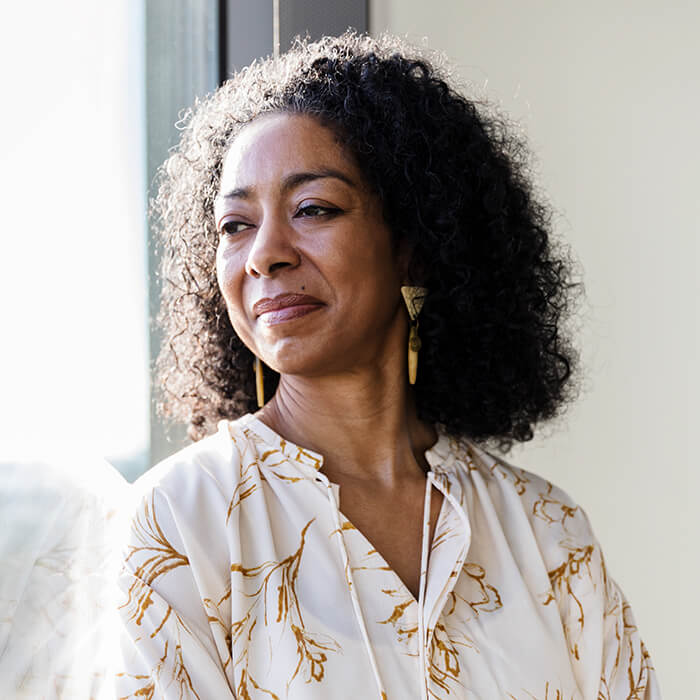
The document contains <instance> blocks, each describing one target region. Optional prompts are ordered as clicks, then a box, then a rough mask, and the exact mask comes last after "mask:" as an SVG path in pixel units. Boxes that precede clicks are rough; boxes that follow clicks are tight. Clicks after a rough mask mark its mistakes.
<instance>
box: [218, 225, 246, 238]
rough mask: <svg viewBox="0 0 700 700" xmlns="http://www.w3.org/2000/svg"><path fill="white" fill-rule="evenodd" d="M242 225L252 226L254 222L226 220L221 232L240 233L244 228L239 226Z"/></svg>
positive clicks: (222, 233)
mask: <svg viewBox="0 0 700 700" xmlns="http://www.w3.org/2000/svg"><path fill="white" fill-rule="evenodd" d="M241 226H243V227H245V226H252V224H247V223H246V222H245V221H224V223H223V224H221V230H220V231H219V233H220V234H221V235H224V234H227V235H230V236H232V235H234V234H236V233H240V232H241V231H242V230H243V229H242V228H239V227H241Z"/></svg>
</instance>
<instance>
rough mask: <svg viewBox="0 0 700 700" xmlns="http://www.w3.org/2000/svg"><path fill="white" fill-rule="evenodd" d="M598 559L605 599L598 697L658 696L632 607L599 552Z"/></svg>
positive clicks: (657, 699) (642, 699)
mask: <svg viewBox="0 0 700 700" xmlns="http://www.w3.org/2000/svg"><path fill="white" fill-rule="evenodd" d="M600 560H601V571H602V581H601V584H602V586H603V587H604V589H605V603H604V611H603V619H602V627H603V657H602V672H601V676H600V690H599V692H598V698H599V699H600V700H608V699H609V700H617V699H618V698H620V700H623V699H624V700H628V699H629V698H633V699H636V698H639V700H660V698H661V693H660V691H659V686H658V683H657V679H656V672H655V671H654V667H653V666H652V663H651V657H650V656H649V652H648V651H647V649H646V647H645V646H644V642H643V641H642V639H641V637H640V634H639V631H638V629H637V626H636V624H635V620H634V616H633V614H632V608H631V607H630V604H629V603H628V602H627V600H626V599H625V596H624V594H623V592H622V591H621V590H620V588H619V586H618V585H617V584H616V583H615V581H614V580H613V579H612V578H610V576H608V575H607V573H606V570H605V562H604V559H603V555H602V552H601V553H600Z"/></svg>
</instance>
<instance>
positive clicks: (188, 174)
mask: <svg viewBox="0 0 700 700" xmlns="http://www.w3.org/2000/svg"><path fill="white" fill-rule="evenodd" d="M442 63H444V61H443V60H442V58H441V57H440V56H439V55H436V54H431V57H430V58H428V55H427V52H426V51H425V50H419V49H417V48H416V47H413V46H411V45H409V44H407V43H405V42H404V41H403V40H401V39H399V38H397V37H394V36H390V35H387V34H384V35H382V36H381V37H379V38H371V37H369V36H366V35H358V34H356V33H354V32H352V31H348V32H346V33H345V34H343V35H342V36H340V37H325V38H324V39H322V40H320V41H318V42H314V43H310V42H309V41H308V40H301V39H298V40H297V41H296V42H295V44H294V46H293V47H292V49H291V50H290V51H289V52H287V53H286V54H284V55H283V56H281V57H279V58H268V59H265V60H262V61H258V62H254V63H253V64H252V65H250V66H248V67H246V68H244V69H243V70H241V71H240V72H239V73H237V74H236V75H235V76H234V77H233V78H232V79H231V80H229V81H227V82H226V83H224V84H223V85H222V86H221V87H220V88H219V89H218V90H216V91H215V92H214V93H213V94H211V95H210V96H209V97H207V98H206V99H205V100H203V101H201V102H198V103H197V104H195V106H194V108H193V109H192V110H191V111H190V112H189V114H188V115H187V116H186V117H185V119H184V120H183V123H184V127H183V134H182V138H181V141H180V143H179V145H178V146H177V147H176V148H175V149H174V150H173V152H172V153H171V155H170V157H169V158H168V160H167V161H166V162H165V163H164V165H163V166H162V167H161V169H160V174H159V188H158V194H157V197H156V198H155V200H154V201H153V213H154V214H155V215H156V216H157V217H158V219H159V222H160V234H161V235H160V240H161V244H162V266H161V273H162V281H163V288H162V299H161V301H162V305H161V313H160V316H159V320H160V323H161V324H162V326H163V328H164V331H165V336H166V342H164V344H163V346H162V349H161V353H160V357H159V358H158V363H157V369H158V374H159V379H160V389H161V392H162V395H161V403H160V408H161V412H162V413H163V414H164V415H166V416H169V417H170V418H172V419H174V420H177V421H182V422H185V423H188V424H189V435H190V437H191V438H192V439H194V440H197V439H199V438H201V437H203V436H204V435H206V434H207V433H209V432H212V431H213V430H214V429H215V426H216V423H217V421H218V420H220V419H221V418H229V419H231V418H235V417H238V416H240V415H242V414H244V413H247V412H252V411H255V410H256V409H257V403H256V399H255V386H254V373H253V354H252V353H251V352H250V351H249V350H248V349H247V348H246V347H245V346H244V345H243V343H242V342H241V340H240V339H239V338H238V337H237V335H236V334H235V332H234V330H233V328H232V326H231V323H230V321H229V318H228V315H227V311H226V308H225V305H224V301H223V299H222V296H221V293H220V291H219V287H218V284H217V279H216V265H215V255H216V247H217V242H218V236H217V232H216V228H215V221H214V216H213V211H214V198H215V196H216V195H217V192H218V189H219V179H220V175H221V167H222V160H223V158H224V156H225V154H226V152H227V149H228V148H229V147H230V145H231V142H232V140H233V139H234V138H235V137H236V135H237V134H238V132H239V131H240V129H241V128H242V127H243V126H244V125H245V124H247V123H248V122H250V121H251V120H252V119H254V118H255V117H257V116H258V115H260V114H263V113H266V112H290V113H296V114H298V113H301V114H307V115H311V116H313V117H314V118H316V119H317V120H319V122H320V123H321V124H323V125H324V126H327V127H329V128H331V129H332V130H333V131H334V132H335V133H336V135H337V136H338V138H340V139H341V142H342V143H343V144H344V145H345V146H346V147H347V149H348V150H349V152H350V153H352V154H353V155H354V156H355V158H356V159H357V163H358V164H359V166H360V169H361V171H362V172H363V173H364V175H365V177H366V180H367V183H368V184H369V185H370V187H371V188H373V190H374V191H375V192H376V193H377V194H378V196H379V197H380V200H381V202H382V203H383V214H384V218H385V221H386V222H387V224H388V226H389V228H390V230H391V231H392V232H393V234H394V237H395V240H396V242H398V241H399V240H406V241H407V242H408V243H409V244H410V246H411V247H412V248H413V257H412V262H411V267H410V270H411V271H412V275H413V279H414V280H415V282H414V283H419V284H422V285H424V286H426V287H428V288H429V290H430V293H429V296H428V298H427V300H426V302H425V306H424V309H423V312H422V313H421V338H422V341H423V347H422V350H421V353H420V372H419V374H418V381H417V383H416V385H415V387H414V389H415V399H416V406H417V410H418V415H419V417H420V418H421V419H422V420H425V421H429V422H440V423H443V424H444V425H445V427H446V428H447V430H448V431H450V432H451V433H452V434H456V435H464V436H467V437H469V438H470V439H473V440H477V441H481V442H489V443H495V444H497V445H498V446H499V447H500V448H501V449H503V450H505V451H507V450H508V449H509V448H510V446H511V445H512V444H513V441H514V440H517V441H525V440H529V439H531V438H532V436H533V426H534V425H535V423H537V422H539V421H542V420H544V419H549V418H552V417H554V416H555V415H557V414H558V413H559V409H560V408H561V407H562V406H564V405H566V403H568V400H569V399H571V398H573V394H574V391H573V386H574V384H575V383H574V382H572V370H573V369H574V366H575V360H576V353H575V351H574V350H573V348H572V346H571V344H570V342H569V339H568V336H567V333H566V332H565V327H566V323H565V322H566V320H567V318H569V316H570V314H569V312H570V310H571V307H572V301H573V300H574V298H575V296H576V294H575V290H576V289H577V288H578V287H579V286H580V285H579V284H576V283H573V282H572V281H571V280H572V275H571V269H572V265H571V263H570V259H569V256H568V255H566V254H565V253H564V252H563V251H562V250H560V247H561V246H555V245H554V243H553V241H552V236H551V232H550V229H551V218H552V216H551V212H550V210H549V208H548V206H547V205H546V204H545V202H544V200H543V198H541V197H539V198H536V197H535V194H534V186H533V183H532V177H531V169H530V165H529V160H530V155H529V151H528V149H527V147H526V145H525V142H524V140H523V139H522V137H520V136H519V135H518V132H517V130H516V129H514V128H512V127H511V126H510V125H509V122H508V120H507V119H506V118H505V117H503V116H499V114H498V112H497V111H496V110H494V109H493V108H490V109H487V108H486V103H485V102H483V101H477V100H469V99H467V98H465V97H464V96H463V95H462V94H460V93H459V92H458V91H457V90H456V89H455V88H454V87H452V86H451V85H450V83H449V80H450V78H449V70H448V69H446V68H444V67H442V65H441V64H442ZM278 381H279V375H278V374H277V373H276V372H274V371H273V370H269V371H266V379H265V382H266V391H267V395H268V396H270V395H271V391H272V390H273V389H274V388H276V386H277V382H278Z"/></svg>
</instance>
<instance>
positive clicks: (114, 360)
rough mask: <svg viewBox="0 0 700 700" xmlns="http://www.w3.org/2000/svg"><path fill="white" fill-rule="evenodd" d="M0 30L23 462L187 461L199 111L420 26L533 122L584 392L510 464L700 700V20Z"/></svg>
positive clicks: (220, 21)
mask: <svg viewBox="0 0 700 700" xmlns="http://www.w3.org/2000/svg"><path fill="white" fill-rule="evenodd" d="M0 17H2V21H1V22H0V38H1V40H0V52H1V55H2V64H1V65H2V75H3V81H2V86H3V97H2V100H3V109H2V117H1V119H2V122H1V123H2V134H3V136H4V142H3V147H2V150H1V151H0V153H1V155H0V159H1V168H0V187H1V189H0V191H1V192H2V194H3V197H2V199H3V205H2V227H3V235H2V243H3V253H2V255H0V299H1V300H2V301H1V302H0V303H1V304H2V319H3V326H4V332H3V337H2V358H1V362H0V387H1V390H2V397H3V400H2V402H0V425H2V433H1V440H0V461H3V462H9V461H12V460H13V459H18V458H26V457H28V456H32V457H45V458H48V459H51V458H53V457H54V456H55V455H57V454H59V453H60V454H68V455H70V454H78V453H81V454H83V453H91V454H95V455H99V456H104V457H106V458H107V459H108V460H109V461H110V462H111V463H112V464H114V465H115V466H116V467H117V468H118V469H119V470H120V471H121V472H122V474H124V476H125V477H126V478H127V479H129V480H133V479H134V478H136V477H137V476H138V475H139V474H141V473H143V472H144V471H145V470H146V469H147V468H148V467H149V466H151V465H152V464H154V463H155V462H157V461H159V460H160V459H162V458H163V457H164V456H166V455H167V454H169V453H171V452H174V451H175V450H176V449H178V447H179V446H180V445H181V444H182V436H181V434H178V433H177V431H175V432H174V433H173V434H172V436H171V437H170V438H168V437H167V435H166V432H165V430H164V427H163V426H162V425H161V423H160V422H159V420H158V419H157V417H156V416H155V413H154V409H153V404H152V384H151V367H152V362H153V359H154V357H155V356H156V355H157V352H158V345H159V342H160V338H159V334H158V331H157V329H155V328H154V327H153V326H152V324H151V322H150V319H151V318H152V316H153V314H154V313H155V310H156V309H157V299H158V281H157V278H156V276H155V269H156V266H157V260H156V257H155V253H154V251H153V246H152V244H151V242H150V233H149V225H148V220H147V214H146V208H147V199H148V196H149V186H150V183H151V182H152V179H153V176H154V174H155V170H156V168H157V166H158V165H159V164H160V163H161V162H162V161H163V160H164V158H165V157H166V155H167V151H168V148H170V147H171V146H172V145H174V144H175V143H176V142H177V139H178V134H179V132H178V128H177V123H178V121H179V119H180V118H181V117H182V116H183V114H184V112H183V110H185V109H186V108H187V107H188V106H190V105H191V104H192V103H193V101H194V100H195V98H196V97H198V96H203V95H205V94H207V93H208V92H210V91H211V90H213V89H215V88H216V86H217V85H218V84H220V82H221V81H222V80H224V79H225V78H226V77H227V76H230V75H231V73H232V72H233V71H235V70H236V69H238V68H240V67H242V66H243V65H245V64H247V63H249V62H250V61H251V60H253V59H254V58H256V57H259V56H265V55H268V54H270V53H273V52H274V51H276V50H278V51H284V50H285V49H286V48H287V47H288V46H289V43H290V41H291V39H292V37H293V36H294V35H295V34H298V33H301V34H303V33H305V32H308V33H309V35H310V36H311V37H312V38H317V37H319V36H321V35H322V34H337V33H340V32H342V31H343V30H344V29H345V28H346V27H348V26H353V27H355V28H356V29H358V30H360V31H369V32H370V33H372V34H375V33H379V32H381V31H383V30H388V31H391V32H395V33H399V34H405V35H408V37H409V38H410V39H411V40H412V41H413V42H414V43H416V44H419V45H425V46H427V47H429V48H431V49H435V50H439V51H444V52H445V54H446V55H447V57H448V58H449V59H450V61H451V63H452V65H453V66H454V67H455V70H456V79H457V80H458V82H459V84H460V85H461V86H462V88H463V90H464V91H465V92H467V94H472V95H474V96H478V97H486V98H487V99H489V100H490V101H492V102H493V103H494V104H495V105H497V106H498V107H499V108H500V109H502V110H503V111H505V112H506V113H508V114H509V115H511V117H513V118H514V119H515V120H517V121H518V122H519V124H520V128H521V129H522V130H523V133H524V134H525V135H526V137H527V138H528V140H529V142H530V144H531V147H532V150H533V152H534V155H535V158H536V175H537V184H538V186H539V187H540V188H541V189H542V190H543V191H544V192H546V193H547V196H548V197H549V199H550V201H551V203H552V206H553V207H554V209H555V211H556V213H557V214H556V218H555V223H556V231H557V233H558V235H560V236H561V237H562V238H563V239H564V240H566V241H567V242H568V243H569V244H570V246H571V247H572V248H573V251H574V254H575V255H576V258H577V260H578V263H579V265H580V267H581V270H582V272H583V277H584V282H585V285H586V300H585V302H584V303H583V305H582V308H581V313H580V315H579V319H578V324H579V331H578V338H579V345H580V347H581V349H582V356H583V357H582V359H583V363H584V369H585V373H586V380H585V385H584V391H583V393H582V396H581V398H580V400H579V401H578V403H577V404H576V405H575V406H573V407H572V408H571V409H570V410H569V412H568V414H567V415H566V417H565V419H564V420H562V421H560V422H559V423H557V424H556V425H554V426H550V427H546V428H545V429H544V430H543V432H542V434H541V435H539V436H538V437H537V438H536V439H535V440H534V441H532V442H531V443H528V444H526V445H523V446H520V447H518V448H516V449H514V450H513V452H512V453H510V454H509V455H508V458H507V459H508V461H510V462H511V463H514V464H517V465H518V466H521V467H524V468H527V469H530V470H532V471H535V472H537V473H539V474H542V475H543V476H545V477H547V478H549V479H551V480H552V481H554V482H555V483H556V484H558V485H559V486H561V487H562V488H564V489H565V490H566V491H568V492H569V494H570V495H571V496H572V497H573V498H574V499H575V500H576V501H578V502H579V503H580V504H581V505H582V506H583V507H584V509H585V510H586V512H587V513H588V515H589V517H590V519H591V521H592V523H593V526H594V528H595V530H596V533H597V536H598V539H599V540H600V541H601V544H602V546H603V550H604V552H605V553H606V557H607V563H608V567H609V570H610V572H611V573H612V576H613V577H614V578H615V579H616V580H617V582H618V583H619V584H620V585H621V587H622V588H623V590H624V591H625V593H626V595H627V597H628V599H629V600H630V602H631V604H632V607H633V610H634V612H635V615H636V618H637V622H638V624H639V627H640V629H641V631H642V635H643V638H644V639H645V641H646V643H647V646H648V648H649V649H650V651H651V654H652V658H653V659H654V662H655V665H656V668H657V670H658V673H659V677H660V682H661V688H662V691H663V693H664V697H666V698H681V697H683V698H685V697H691V696H694V694H695V693H696V692H697V683H696V681H695V680H694V677H695V674H694V673H692V671H693V670H694V669H693V663H694V660H695V658H696V656H697V654H698V653H699V652H700V649H699V648H698V641H697V630H698V629H700V608H699V605H698V580H699V579H700V561H699V558H698V545H697V539H698V535H700V517H699V516H698V508H697V507H696V505H695V501H696V499H697V494H698V491H699V487H700V483H699V482H700V477H699V476H698V469H697V466H696V464H697V457H696V450H695V449H694V438H692V436H693V435H694V434H695V431H696V430H698V427H697V426H699V425H700V408H699V407H698V398H697V397H698V395H699V391H698V390H699V389H700V381H699V377H698V361H699V359H700V358H699V354H698V329H699V328H700V322H699V321H700V318H699V316H700V313H699V310H698V299H699V297H700V294H699V292H700V280H699V274H698V272H699V270H700V264H699V263H700V259H699V256H700V253H699V251H698V235H699V234H700V204H699V202H700V197H699V196H698V188H699V186H700V177H699V176H698V160H699V158H700V148H699V146H700V136H699V130H698V127H697V124H698V121H699V115H700V78H699V75H700V48H699V47H698V42H697V38H696V36H697V32H698V28H699V27H700V5H698V4H697V3H692V2H683V1H681V0H671V1H670V2H663V3H662V2H661V1H660V0H656V1H654V2H652V1H649V0H634V1H632V0H607V1H606V2H603V0H590V1H589V2H587V3H575V2H573V1H565V2H554V1H553V0H517V1H516V0H493V1H492V2H489V3H483V2H478V3H477V2H470V1H468V0H460V1H457V0H439V1H437V2H431V3H425V2H419V0H402V1H401V2H399V0H367V1H366V2H365V1H362V2H352V1H336V2H320V1H312V0H218V1H214V0H121V1H120V2H108V3H95V2H92V1H89V0H63V1H62V2H61V3H53V2H48V1H44V2H38V3H12V4H10V3H6V4H5V5H4V6H3V9H2V10H0ZM151 194H152V193H151ZM691 441H692V442H693V444H692V445H691Z"/></svg>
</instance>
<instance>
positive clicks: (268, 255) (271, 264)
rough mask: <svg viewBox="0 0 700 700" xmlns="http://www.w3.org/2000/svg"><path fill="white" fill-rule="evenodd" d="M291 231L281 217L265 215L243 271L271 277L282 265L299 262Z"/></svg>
mask: <svg viewBox="0 0 700 700" xmlns="http://www.w3.org/2000/svg"><path fill="white" fill-rule="evenodd" d="M291 234H292V231H291V230H290V227H289V225H288V224H286V223H285V222H284V221H282V219H281V217H276V216H267V217H265V219H264V220H263V221H262V223H261V224H260V226H259V228H258V230H257V233H256V234H255V239H254V240H253V245H252V247H251V248H250V251H249V252H248V259H247V260H246V264H245V271H246V273H247V274H249V275H250V276H251V277H255V278H256V279H257V278H258V277H271V276H272V275H273V274H274V273H275V272H276V271H277V270H279V269H281V268H283V267H296V266H297V265H299V263H300V262H301V257H300V255H299V252H298V251H297V249H296V248H295V247H294V245H293V243H292V240H291Z"/></svg>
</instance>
